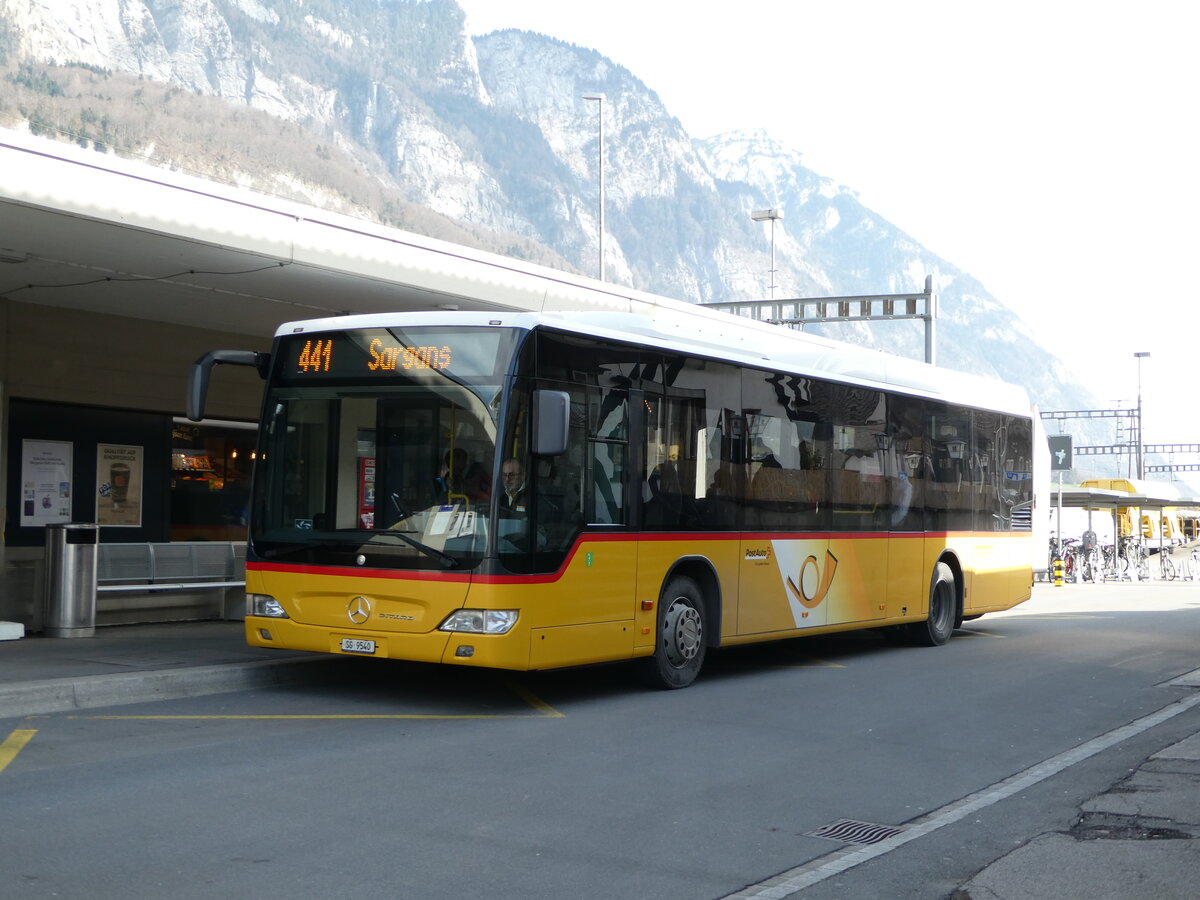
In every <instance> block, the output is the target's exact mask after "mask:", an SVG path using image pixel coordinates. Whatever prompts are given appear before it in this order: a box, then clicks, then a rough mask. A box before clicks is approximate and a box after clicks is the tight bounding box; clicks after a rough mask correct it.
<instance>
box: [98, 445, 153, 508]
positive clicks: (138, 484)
mask: <svg viewBox="0 0 1200 900" xmlns="http://www.w3.org/2000/svg"><path fill="white" fill-rule="evenodd" d="M96 524H97V525H115V526H118V527H120V526H123V527H126V528H138V527H140V526H141V524H142V448H141V447H127V446H122V445H120V444H99V445H97V447H96Z"/></svg>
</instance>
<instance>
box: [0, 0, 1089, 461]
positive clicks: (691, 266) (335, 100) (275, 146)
mask: <svg viewBox="0 0 1200 900" xmlns="http://www.w3.org/2000/svg"><path fill="white" fill-rule="evenodd" d="M464 25H465V19H464V14H463V12H462V10H461V9H460V8H459V7H458V5H457V4H456V3H455V2H454V0H55V2H54V3H52V4H51V3H47V2H45V0H0V77H2V78H3V79H4V84H5V90H4V91H3V92H0V124H3V125H6V126H8V127H25V128H30V129H32V130H35V131H39V132H40V133H47V134H54V135H58V136H60V137H62V138H64V139H68V140H74V141H76V142H79V143H82V144H84V145H85V146H94V147H95V148H96V149H97V150H100V151H103V152H117V153H121V154H126V155H134V156H138V157H141V158H145V159H148V160H151V161H153V162H157V163H158V164H161V165H167V166H175V167H179V168H186V169H188V170H191V171H197V172H200V173H202V174H205V175H207V176H208V177H213V178H218V179H224V180H230V181H235V182H236V183H239V184H243V185H246V186H249V187H253V188H254V189H256V190H263V191H268V192H273V193H284V194H287V195H290V196H293V197H297V198H299V199H302V200H304V201H306V202H310V203H315V204H318V205H324V206H329V207H332V208H336V209H339V210H340V211H344V212H351V213H352V214H356V215H361V216H365V217H371V218H375V219H378V220H380V221H384V222H387V223H389V224H396V225H399V226H401V227H405V228H409V229H411V230H414V231H420V232H424V233H427V234H433V235H435V236H437V237H443V238H448V239H450V240H458V241H461V242H463V243H469V244H473V245H476V246H481V247H484V248H485V249H490V250H495V251H498V252H502V253H508V254H511V255H517V256H521V257H524V258H528V259H532V260H534V261H537V262H541V263H544V264H547V265H553V266H559V267H563V268H573V269H575V270H577V271H580V272H585V273H589V274H591V273H593V272H595V271H596V268H597V263H598V246H597V243H598V241H597V235H598V229H597V218H598V216H597V213H598V209H599V203H598V177H597V176H598V156H599V146H598V145H599V136H598V124H599V122H598V114H599V111H600V107H601V106H602V107H603V116H604V119H603V122H604V133H605V139H604V153H605V158H604V178H605V194H606V198H605V199H606V206H605V210H606V212H605V233H606V238H605V242H604V251H605V260H604V268H605V274H606V277H607V278H609V279H610V280H613V281H616V282H620V283H624V284H629V285H631V286H634V287H637V288H641V289H644V290H649V291H653V292H656V293H661V294H666V295H670V296H674V297H678V298H681V299H685V300H690V301H693V302H705V301H717V300H736V299H756V298H764V297H766V296H768V294H769V281H770V273H769V270H770V244H769V239H768V236H767V232H766V231H765V230H764V228H763V227H762V226H761V225H759V224H758V223H755V222H752V221H751V220H750V217H749V211H750V210H752V209H758V208H764V207H777V208H780V209H782V210H783V211H784V215H785V218H784V219H783V220H781V221H779V222H777V223H776V228H777V230H776V237H775V253H776V268H777V274H776V284H777V291H776V295H777V296H779V297H781V298H783V297H815V296H830V295H852V294H881V293H908V292H915V291H920V290H921V289H922V288H923V286H924V281H925V276H926V275H927V274H932V275H934V277H935V284H936V287H937V291H938V294H939V302H940V306H939V313H940V317H939V320H938V362H939V363H940V364H942V365H945V366H949V367H952V368H958V369H963V370H970V371H973V372H980V373H984V374H987V373H992V374H996V375H998V376H1000V377H1002V378H1006V379H1008V380H1010V381H1015V382H1018V383H1021V384H1024V385H1025V386H1026V387H1027V388H1028V389H1029V390H1030V392H1031V394H1032V395H1033V396H1034V397H1035V399H1036V400H1037V402H1038V403H1039V404H1041V405H1042V406H1043V407H1044V408H1079V407H1086V406H1091V405H1094V404H1095V402H1096V401H1094V400H1093V399H1092V398H1090V397H1089V396H1088V394H1087V392H1086V391H1085V390H1084V389H1083V388H1082V387H1081V386H1080V385H1079V384H1078V382H1077V381H1076V380H1075V378H1074V377H1073V376H1072V375H1071V374H1070V373H1069V372H1068V371H1066V370H1065V368H1064V367H1063V365H1062V364H1061V363H1060V362H1059V361H1058V360H1057V359H1056V358H1055V357H1054V356H1053V354H1052V353H1050V352H1049V351H1048V350H1047V349H1046V348H1045V347H1044V346H1042V344H1041V343H1040V342H1039V340H1038V338H1037V336H1036V335H1035V334H1033V332H1032V331H1031V330H1030V329H1029V328H1028V327H1027V326H1026V325H1025V324H1024V323H1023V322H1022V321H1021V320H1020V319H1019V318H1018V317H1017V316H1016V315H1015V314H1014V313H1013V312H1012V311H1011V310H1009V309H1008V308H1006V307H1005V306H1004V305H1003V304H1001V303H1000V302H999V301H998V300H997V299H996V298H995V297H993V296H992V295H991V294H989V293H988V291H987V290H986V288H984V286H983V285H981V284H980V283H979V282H978V281H976V280H975V279H974V278H972V277H971V276H970V275H968V274H966V273H964V272H962V271H960V270H958V269H957V268H956V267H955V266H953V265H952V264H951V263H949V262H948V261H946V260H944V259H941V258H940V257H938V256H937V255H936V254H935V253H933V252H932V251H930V250H928V249H926V248H925V247H923V246H922V245H921V244H920V243H919V242H918V241H917V240H916V239H915V238H914V237H912V236H910V235H907V234H905V233H904V232H902V231H901V230H899V229H898V228H896V227H895V226H894V225H892V224H891V223H889V222H887V221H886V220H884V219H883V218H881V217H880V216H878V215H876V214H875V213H873V212H872V211H871V210H869V209H867V208H866V207H864V206H863V205H862V204H861V203H860V202H859V201H858V199H857V197H856V196H855V194H854V192H853V191H851V190H850V189H848V188H846V187H843V186H840V185H837V184H835V183H834V182H832V181H830V180H829V179H827V178H823V177H822V176H820V175H819V174H817V173H815V172H813V171H811V170H810V169H808V168H807V167H806V166H805V165H804V164H803V160H802V157H801V154H800V153H799V152H798V151H796V150H793V149H790V148H787V147H783V146H780V145H779V144H778V143H776V142H774V141H773V140H772V139H771V138H770V137H769V135H767V134H765V133H754V134H731V135H724V136H721V137H718V138H714V139H711V140H707V141H699V140H696V139H693V138H692V137H691V136H690V135H688V134H687V133H686V132H685V131H684V130H683V127H682V126H681V124H680V123H679V121H678V120H677V119H675V118H673V117H672V116H671V114H670V111H669V110H667V109H666V108H665V107H664V106H663V104H662V102H661V101H660V100H659V98H658V96H657V95H656V94H655V93H654V91H653V90H651V89H650V88H649V87H647V86H646V85H645V84H643V83H642V82H641V81H640V80H639V79H638V78H637V77H636V76H635V75H634V74H633V73H631V72H630V71H628V70H627V69H625V68H623V67H621V66H620V65H618V64H617V63H615V62H613V61H612V60H610V59H607V58H605V57H604V56H602V55H600V54H599V53H597V52H595V51H593V50H589V49H587V48H583V47H578V46H575V45H571V44H566V43H563V42H561V41H557V40H554V39H552V38H548V37H545V36H542V35H538V34H533V33H528V32H518V31H502V32H496V33H493V34H489V35H486V36H483V37H481V38H477V39H472V38H471V37H469V36H468V35H467V34H466V32H465V30H464ZM595 93H602V94H603V95H604V96H605V101H604V102H603V103H602V104H598V103H596V102H595V101H589V100H586V99H584V95H586V94H595ZM826 330H827V331H829V332H830V333H831V334H833V336H836V337H841V338H843V339H847V340H853V341H856V342H860V343H865V344H870V345H875V346H879V347H881V348H883V349H888V350H891V351H893V352H898V353H902V354H904V355H906V356H911V357H916V358H920V357H921V355H922V347H923V335H922V332H921V327H920V325H919V324H918V323H914V322H894V323H885V324H882V325H870V326H867V325H863V324H851V323H847V324H844V325H838V326H827V328H826ZM1109 440H1111V435H1107V434H1102V435H1099V436H1097V442H1101V441H1103V442H1108V441H1109Z"/></svg>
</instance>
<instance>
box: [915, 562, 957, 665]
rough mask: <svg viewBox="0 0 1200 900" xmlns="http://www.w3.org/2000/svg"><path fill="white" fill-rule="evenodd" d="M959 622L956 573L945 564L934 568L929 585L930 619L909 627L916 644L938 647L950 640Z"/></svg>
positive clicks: (941, 563)
mask: <svg viewBox="0 0 1200 900" xmlns="http://www.w3.org/2000/svg"><path fill="white" fill-rule="evenodd" d="M957 621H958V591H957V589H956V588H955V585H954V572H953V571H951V569H950V567H949V566H948V565H946V564H945V563H943V562H940V563H938V564H937V565H936V566H934V567H933V578H932V580H931V581H930V584H929V618H927V619H926V620H925V621H924V622H914V623H913V624H912V625H909V626H908V627H909V629H910V632H909V633H910V635H911V636H912V640H913V643H914V644H920V645H922V646H924V647H938V646H941V645H942V644H944V643H946V641H948V640H950V635H952V634H953V633H954V625H955V623H956V622H957Z"/></svg>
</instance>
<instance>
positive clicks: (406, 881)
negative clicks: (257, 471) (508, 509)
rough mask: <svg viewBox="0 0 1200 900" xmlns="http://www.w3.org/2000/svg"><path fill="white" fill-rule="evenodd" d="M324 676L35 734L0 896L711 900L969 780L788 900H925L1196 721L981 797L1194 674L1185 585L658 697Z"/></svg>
mask: <svg viewBox="0 0 1200 900" xmlns="http://www.w3.org/2000/svg"><path fill="white" fill-rule="evenodd" d="M334 668H335V669H336V671H335V673H334V674H335V677H334V678H333V679H331V680H330V681H328V682H327V683H323V684H317V685H306V686H303V687H292V688H287V689H283V688H280V689H274V690H270V691H255V692H246V693H239V694H224V695H217V696H210V697H200V698H193V699H189V700H181V701H172V702H160V703H155V704H146V705H141V706H122V707H117V708H112V709H109V710H89V711H87V713H86V714H78V715H54V716H47V717H41V718H38V719H36V720H31V721H32V722H33V724H32V725H26V726H24V727H35V728H36V729H37V734H36V738H35V739H34V740H33V741H31V742H30V744H29V745H28V746H27V747H26V748H25V749H24V750H23V751H22V752H21V755H20V760H19V765H13V766H10V767H9V768H8V769H7V770H5V771H3V772H0V821H2V822H3V823H4V826H3V849H2V850H0V884H2V885H3V888H2V889H0V893H2V894H3V895H4V896H5V897H12V898H25V897H39V898H40V897H47V896H62V897H88V898H104V897H129V896H138V897H157V896H163V897H165V896H171V897H172V898H190V897H215V896H224V897H228V896H246V897H260V898H274V897H280V898H283V897H287V898H296V897H367V896H371V897H402V898H422V900H435V898H456V900H457V898H463V897H488V898H521V900H539V898H547V900H549V898H555V900H559V898H568V897H569V898H647V897H654V898H662V900H671V898H679V900H698V898H723V897H731V896H734V895H738V894H739V892H743V891H744V889H745V888H746V886H747V885H760V884H761V883H762V882H764V880H766V879H770V878H771V877H772V876H776V875H777V874H779V873H782V872H787V871H789V870H793V869H795V868H796V867H798V866H804V865H805V864H806V863H812V862H814V861H819V860H823V859H825V858H827V857H829V856H830V854H834V853H835V852H837V851H839V850H841V849H843V848H844V847H845V846H846V844H845V843H843V842H840V841H838V840H833V839H830V838H827V837H819V836H814V835H813V832H815V831H817V830H819V829H822V828H823V827H824V826H828V825H831V824H833V823H836V822H838V821H840V820H842V819H850V820H854V821H858V822H862V823H866V824H867V825H871V826H881V827H884V828H887V827H898V826H903V825H905V824H911V823H913V822H915V821H932V822H935V823H936V822H937V821H939V820H938V818H937V817H938V812H939V811H940V810H945V809H947V808H948V807H950V806H951V805H952V804H955V803H958V802H960V801H961V800H962V799H963V798H966V797H969V796H971V795H975V794H980V792H982V794H981V796H983V797H984V798H985V800H987V801H988V802H984V803H983V805H981V806H980V807H979V808H978V809H976V810H975V811H974V812H972V814H971V815H968V816H965V817H963V818H960V819H958V820H956V821H952V822H947V823H945V824H944V825H938V827H936V828H933V829H931V830H930V831H929V832H928V833H927V834H924V835H923V836H922V837H920V838H918V839H915V840H912V841H909V842H908V843H906V844H904V845H903V846H902V847H899V848H898V849H895V850H893V851H891V852H889V853H885V854H882V855H880V856H877V857H875V858H873V859H871V860H869V861H866V862H863V863H862V864H860V865H856V866H854V867H852V868H849V869H847V870H845V871H841V872H838V873H836V874H833V875H829V876H827V877H823V878H818V879H816V880H815V881H814V882H813V883H812V884H811V886H809V887H806V888H805V890H804V891H803V896H804V897H829V898H834V897H836V898H854V897H862V898H867V897H870V898H878V897H881V896H886V897H890V898H904V897H912V898H932V897H947V896H949V895H950V894H951V892H952V891H953V890H954V889H955V887H956V886H957V885H960V884H962V883H964V882H965V881H966V880H967V879H969V878H970V877H971V876H972V875H973V874H975V873H976V872H978V871H979V870H980V869H982V868H983V867H984V866H986V865H988V864H989V863H991V862H992V861H993V860H995V859H997V858H999V857H1001V856H1003V855H1004V854H1006V853H1008V852H1009V851H1011V850H1012V849H1013V848H1014V847H1015V846H1019V845H1020V844H1021V843H1023V842H1024V841H1027V840H1028V839H1029V837H1030V836H1031V835H1033V834H1037V833H1040V832H1043V831H1046V830H1048V829H1055V828H1064V827H1069V823H1070V821H1071V819H1072V817H1073V816H1075V815H1076V814H1077V813H1078V810H1079V806H1080V804H1081V803H1082V802H1084V801H1085V800H1086V799H1087V798H1088V797H1090V796H1092V795H1094V794H1096V793H1097V792H1099V791H1103V790H1105V789H1106V788H1107V787H1108V786H1110V785H1112V784H1113V783H1114V782H1116V781H1118V780H1119V779H1120V778H1122V777H1124V776H1125V775H1126V774H1127V773H1128V772H1129V771H1130V770H1131V769H1132V768H1133V767H1135V766H1136V765H1138V764H1139V763H1140V762H1141V761H1142V760H1144V759H1145V758H1146V757H1147V756H1148V755H1149V754H1151V753H1153V752H1154V751H1155V750H1157V749H1159V748H1160V747H1162V746H1165V745H1166V744H1168V743H1171V742H1172V741H1175V740H1179V739H1181V738H1182V737H1185V736H1187V735H1188V734H1191V733H1194V732H1196V731H1200V714H1198V712H1197V710H1195V709H1193V710H1191V711H1190V712H1188V713H1185V714H1183V715H1180V716H1177V717H1176V718H1174V719H1172V720H1170V721H1168V722H1165V723H1163V724H1159V725H1157V726H1156V727H1154V728H1151V729H1148V730H1145V731H1142V732H1139V733H1136V734H1133V735H1131V736H1129V737H1128V739H1124V740H1122V741H1120V742H1118V743H1116V744H1115V745H1113V746H1111V747H1107V748H1105V749H1104V750H1103V751H1102V752H1096V753H1094V754H1092V755H1089V756H1087V757H1086V758H1084V759H1081V760H1078V761H1074V762H1072V763H1071V764H1070V765H1066V766H1064V767H1063V768H1062V769H1061V770H1060V771H1057V772H1054V773H1052V774H1050V775H1048V776H1046V777H1043V778H1041V779H1040V780H1037V781H1035V782H1033V783H1031V784H1029V785H1028V786H1025V787H1023V788H1021V789H1019V790H1014V791H1013V792H1011V793H1009V794H1007V795H1002V794H1003V792H995V793H996V794H997V795H996V797H995V798H994V799H990V798H991V793H989V789H994V787H995V786H996V785H999V784H1001V783H1003V782H1004V780H1005V779H1009V778H1010V777H1011V776H1013V775H1015V774H1017V773H1022V772H1026V771H1028V770H1030V769H1031V768H1033V767H1036V766H1038V765H1039V764H1041V763H1043V761H1045V760H1049V759H1051V758H1053V757H1056V756H1057V755H1059V754H1062V753H1064V751H1068V750H1071V749H1072V748H1076V747H1079V746H1080V745H1084V744H1086V743H1087V742H1088V741H1091V740H1093V739H1095V738H1097V737H1098V736H1101V735H1105V734H1109V733H1111V732H1113V731H1114V729H1118V728H1121V727H1122V726H1126V725H1128V724H1129V723H1131V722H1134V721H1135V720H1137V719H1139V718H1140V717H1143V716H1146V715H1148V714H1150V713H1153V712H1155V711H1156V710H1160V709H1162V708H1163V707H1166V706H1168V705H1169V704H1171V703H1172V702H1173V701H1176V700H1178V699H1179V698H1180V697H1182V696H1184V695H1185V693H1187V691H1185V690H1184V689H1181V688H1174V687H1167V686H1164V683H1165V682H1167V681H1169V680H1170V679H1172V678H1174V677H1176V676H1178V675H1180V674H1182V673H1185V672H1189V671H1192V670H1195V669H1197V668H1200V587H1193V586H1192V585H1190V584H1183V583H1172V584H1160V585H1127V586H1126V585H1096V586H1088V585H1077V586H1068V587H1066V588H1060V589H1046V588H1041V589H1039V592H1038V598H1037V599H1036V600H1035V601H1033V602H1031V603H1029V604H1026V605H1025V606H1024V607H1021V608H1018V609H1017V610H1014V611H1012V612H1010V613H1006V614H1003V615H996V616H988V617H985V618H983V619H980V620H977V621H974V622H968V623H966V624H965V626H964V628H963V629H962V630H961V631H959V632H958V633H957V635H956V637H955V638H954V639H953V640H952V641H951V642H950V643H949V644H948V645H946V646H945V647H941V648H930V649H917V648H907V647H894V646H891V645H889V644H888V643H887V642H885V641H884V640H882V639H881V638H880V637H879V636H878V635H877V634H875V633H870V632H868V633H858V634H848V635H843V636H835V637H830V638H810V639H803V640H797V641H791V642H785V643H779V644H773V645H769V646H760V647H754V648H741V649H737V650H728V651H724V652H720V653H717V654H715V655H714V656H713V658H712V659H711V662H710V664H709V666H708V667H707V668H706V671H705V673H704V674H703V675H702V676H701V678H700V679H699V680H698V681H697V683H696V684H695V685H693V686H692V687H691V688H688V689H686V690H683V691H674V692H653V691H646V690H644V689H640V688H638V687H635V686H634V684H633V682H632V679H631V677H630V673H629V671H628V669H627V667H624V666H608V667H600V668H590V669H581V670H572V671H566V672H556V673H545V674H532V675H514V674H508V673H497V672H479V671H469V670H457V669H443V668H435V667H424V666H415V665H407V664H392V663H381V662H378V661H373V660H354V659H347V660H345V661H344V664H343V665H340V666H336V667H334ZM0 724H3V725H5V726H9V727H14V726H16V727H21V723H19V722H14V720H9V721H7V722H4V723H0ZM5 733H8V732H7V730H6V731H5ZM741 895H742V896H746V895H747V894H746V893H742V894H741Z"/></svg>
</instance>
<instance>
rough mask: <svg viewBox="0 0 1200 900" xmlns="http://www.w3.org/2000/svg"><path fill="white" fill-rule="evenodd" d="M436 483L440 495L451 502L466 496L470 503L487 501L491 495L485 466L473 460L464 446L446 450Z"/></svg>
mask: <svg viewBox="0 0 1200 900" xmlns="http://www.w3.org/2000/svg"><path fill="white" fill-rule="evenodd" d="M434 484H435V486H436V488H437V491H438V497H439V498H440V499H443V500H445V501H446V502H449V503H454V502H455V501H461V500H463V499H464V498H465V499H466V500H467V501H469V502H470V503H487V502H488V500H489V499H490V497H491V489H490V487H489V485H488V477H487V474H486V473H485V472H484V470H483V466H481V465H480V464H479V463H477V462H475V461H474V460H472V459H471V457H470V455H469V454H468V453H467V451H466V450H464V449H463V448H462V447H455V448H454V449H453V450H447V451H446V454H445V456H443V457H442V468H441V470H440V471H439V473H438V476H437V478H435V479H434Z"/></svg>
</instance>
